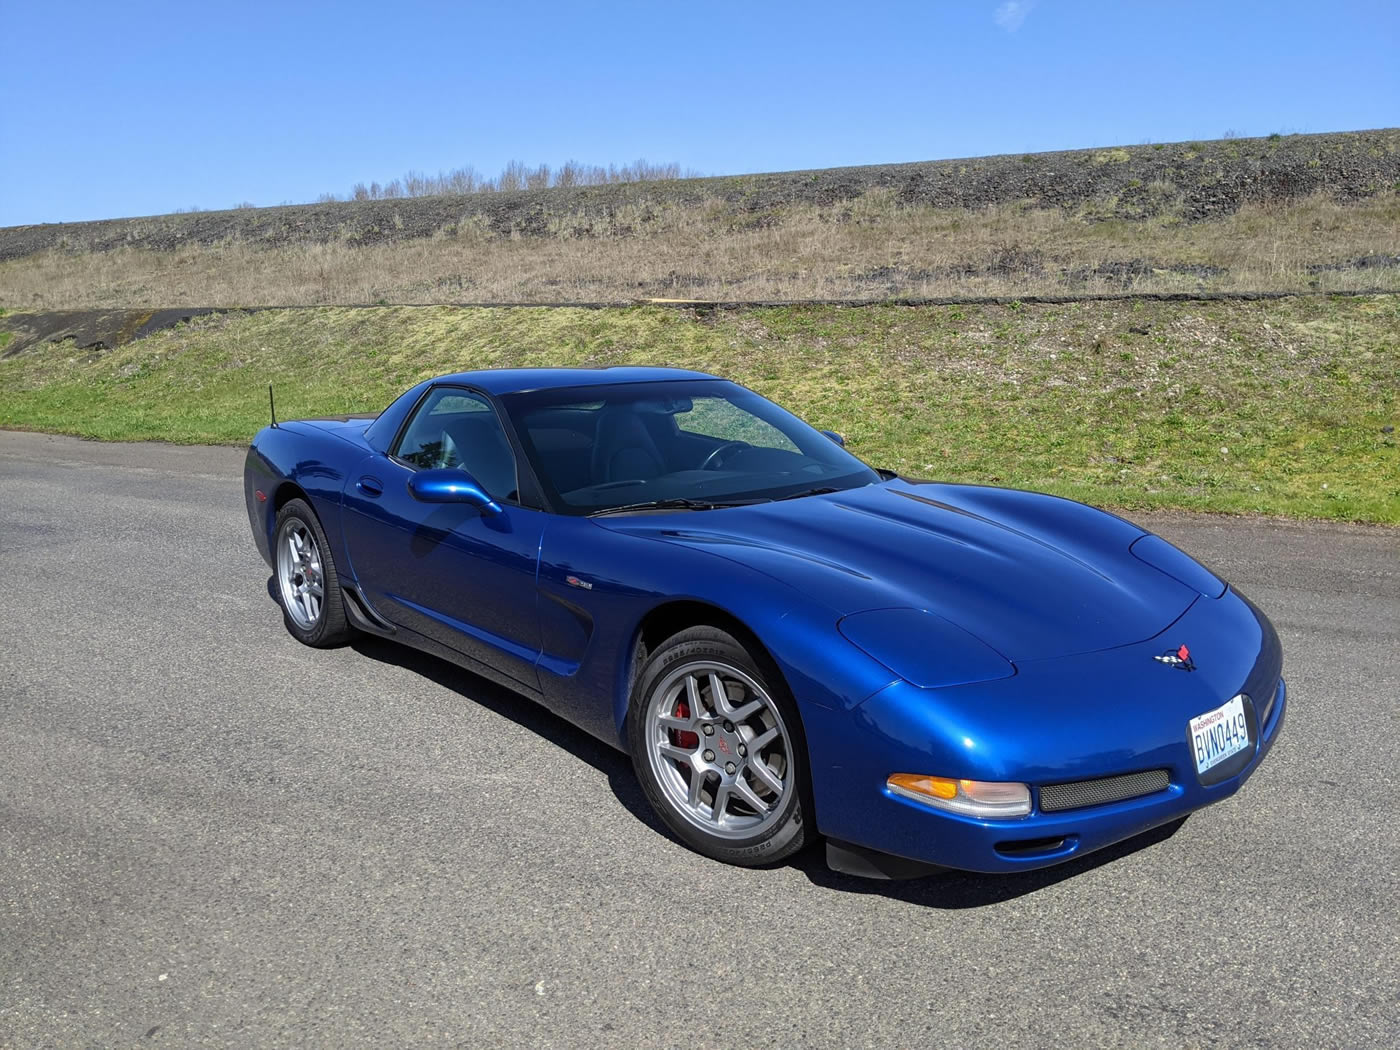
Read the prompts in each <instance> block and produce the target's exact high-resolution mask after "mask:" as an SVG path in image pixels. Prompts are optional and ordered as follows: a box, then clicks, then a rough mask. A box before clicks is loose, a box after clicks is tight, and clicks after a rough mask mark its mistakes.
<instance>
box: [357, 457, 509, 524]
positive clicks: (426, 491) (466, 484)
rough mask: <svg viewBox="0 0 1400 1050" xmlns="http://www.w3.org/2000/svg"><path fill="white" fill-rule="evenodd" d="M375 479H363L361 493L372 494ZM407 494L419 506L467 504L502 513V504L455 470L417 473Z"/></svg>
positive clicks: (465, 474)
mask: <svg viewBox="0 0 1400 1050" xmlns="http://www.w3.org/2000/svg"><path fill="white" fill-rule="evenodd" d="M374 480H375V479H373V478H368V479H362V480H361V482H360V489H361V491H366V490H367V487H368V491H369V492H371V493H372V491H373V485H374ZM408 491H409V492H410V493H411V494H412V495H413V498H414V499H416V500H418V501H419V502H420V503H465V504H467V505H468V506H471V507H476V508H477V509H479V510H482V511H485V512H487V513H490V514H499V513H500V512H501V507H500V504H498V503H497V502H496V501H495V500H493V499H492V498H491V497H490V496H488V495H487V494H486V490H485V489H483V488H482V487H481V486H480V485H479V484H477V480H476V478H474V477H472V476H471V475H470V474H468V473H467V472H466V471H465V470H458V469H457V468H455V467H445V468H441V469H436V470H418V471H414V472H413V473H412V474H411V475H410V476H409V479H408Z"/></svg>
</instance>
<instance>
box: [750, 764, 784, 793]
mask: <svg viewBox="0 0 1400 1050" xmlns="http://www.w3.org/2000/svg"><path fill="white" fill-rule="evenodd" d="M748 768H749V772H751V773H752V774H753V775H754V776H755V777H756V778H758V780H759V782H760V783H762V784H763V786H764V787H766V788H767V789H768V790H769V791H771V792H773V794H775V795H781V794H782V793H783V782H782V781H781V780H780V779H778V775H777V774H776V773H774V772H773V771H772V770H771V769H769V768H768V763H767V762H765V761H763V759H761V758H759V759H755V760H754V761H752V762H750V763H749V765H748Z"/></svg>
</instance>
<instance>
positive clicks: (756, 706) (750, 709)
mask: <svg viewBox="0 0 1400 1050" xmlns="http://www.w3.org/2000/svg"><path fill="white" fill-rule="evenodd" d="M762 710H763V701H762V700H750V701H749V702H748V703H747V704H744V706H742V707H736V708H734V710H733V711H731V712H729V717H730V718H731V719H732V720H733V721H735V722H742V721H744V719H746V718H752V717H753V716H754V715H756V714H758V712H760V711H762Z"/></svg>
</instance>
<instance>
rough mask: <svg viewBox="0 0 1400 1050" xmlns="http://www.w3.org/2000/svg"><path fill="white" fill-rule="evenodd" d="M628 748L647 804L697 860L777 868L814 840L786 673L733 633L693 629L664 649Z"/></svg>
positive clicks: (634, 715) (634, 714)
mask: <svg viewBox="0 0 1400 1050" xmlns="http://www.w3.org/2000/svg"><path fill="white" fill-rule="evenodd" d="M765 662H766V661H765ZM628 740H629V743H630V745H631V751H632V764H633V766H634V767H635V769H636V771H637V776H638V778H639V779H640V780H641V783H642V788H643V790H644V791H645V793H646V796H647V800H648V801H649V802H650V803H651V805H652V807H653V808H654V809H655V810H656V811H657V813H658V814H659V815H660V816H661V818H662V819H663V820H664V821H665V822H666V824H667V826H669V827H670V828H671V830H672V831H674V832H675V833H676V835H678V836H679V837H680V838H681V839H682V840H683V841H684V842H685V843H686V844H687V845H689V846H690V847H691V848H693V849H695V850H697V851H698V852H700V853H703V854H705V855H706V856H709V857H713V858H715V859H716V860H722V861H725V862H727V863H730V864H740V865H744V866H756V865H763V864H772V863H776V862H778V861H781V860H783V859H785V858H786V857H789V856H791V855H792V854H794V853H796V852H797V851H798V850H800V849H801V848H802V847H803V846H804V845H806V844H807V842H808V840H809V838H810V836H811V835H812V834H813V831H812V829H811V828H810V826H809V823H808V821H809V816H810V814H811V804H810V801H809V799H810V788H809V780H808V774H807V755H806V743H805V740H804V739H803V736H802V726H801V722H800V721H799V719H798V716H797V710H796V707H795V705H794V704H793V703H792V700H791V699H790V698H789V697H788V695H787V692H786V689H785V688H784V685H783V682H782V681H781V679H780V678H779V677H778V674H777V671H776V670H775V669H767V670H766V669H765V668H764V667H762V666H760V664H759V662H758V661H757V660H755V658H754V657H753V655H751V654H750V653H749V652H748V651H747V650H746V649H745V648H744V647H743V646H742V645H741V644H740V643H739V642H738V641H736V640H735V639H734V638H733V637H731V636H730V635H728V634H726V633H725V632H723V631H720V630H717V629H716V628H713V627H693V628H690V629H688V630H685V631H682V632H681V633H679V634H677V635H675V636H673V637H671V638H669V639H668V640H667V641H666V642H664V643H663V644H662V645H661V646H660V647H658V649H657V650H656V652H655V653H653V654H652V655H651V657H650V658H649V659H648V660H647V662H646V664H645V666H644V667H643V668H642V672H641V675H640V676H639V677H638V680H637V685H636V687H635V689H634V690H633V694H632V702H631V705H630V711H629V714H628Z"/></svg>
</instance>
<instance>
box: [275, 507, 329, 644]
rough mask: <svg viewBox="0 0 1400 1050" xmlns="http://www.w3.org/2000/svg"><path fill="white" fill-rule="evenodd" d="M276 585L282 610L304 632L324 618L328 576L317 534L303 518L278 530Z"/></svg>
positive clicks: (289, 522)
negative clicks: (280, 598)
mask: <svg viewBox="0 0 1400 1050" xmlns="http://www.w3.org/2000/svg"><path fill="white" fill-rule="evenodd" d="M277 584H278V586H279V587H280V588H281V591H282V608H284V609H286V610H287V615H288V616H290V617H291V618H292V622H293V623H295V624H296V625H297V626H298V627H300V628H301V629H302V630H303V631H309V630H312V629H313V628H314V627H315V626H316V624H317V622H318V621H319V620H320V619H321V607H322V604H323V603H324V602H325V576H324V575H323V574H322V571H321V549H320V547H318V546H317V545H316V534H315V533H313V532H312V531H311V527H310V526H309V525H307V524H306V522H304V521H302V520H301V519H300V518H288V519H287V520H286V521H284V522H283V523H282V527H281V528H280V529H278V530H277Z"/></svg>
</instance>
